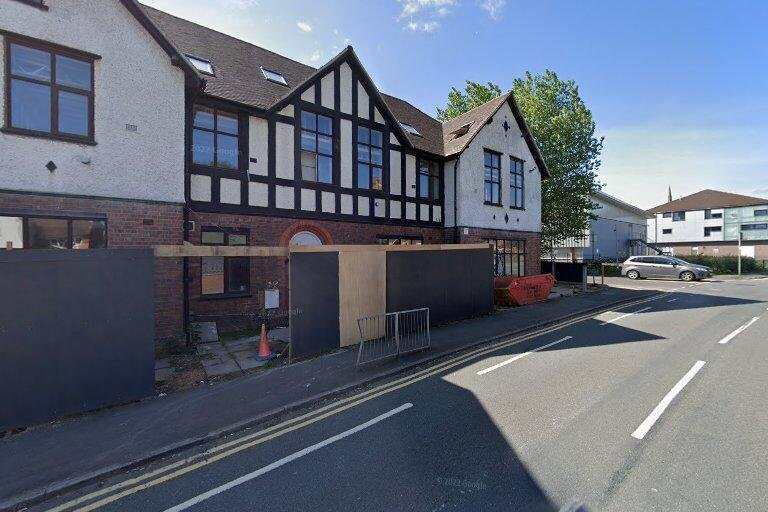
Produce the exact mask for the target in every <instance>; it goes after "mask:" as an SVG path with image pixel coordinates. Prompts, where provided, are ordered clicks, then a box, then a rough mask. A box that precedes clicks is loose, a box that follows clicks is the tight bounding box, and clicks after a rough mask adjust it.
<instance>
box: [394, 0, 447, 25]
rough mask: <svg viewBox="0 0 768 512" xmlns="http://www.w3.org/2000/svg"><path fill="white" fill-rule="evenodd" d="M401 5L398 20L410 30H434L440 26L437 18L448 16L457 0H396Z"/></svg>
mask: <svg viewBox="0 0 768 512" xmlns="http://www.w3.org/2000/svg"><path fill="white" fill-rule="evenodd" d="M397 1H398V3H400V5H402V10H401V11H400V15H399V16H398V20H401V21H404V23H405V25H404V28H405V29H407V30H410V31H411V32H426V33H430V32H434V31H435V30H437V29H438V28H439V27H440V22H438V21H437V18H442V17H445V16H448V14H450V12H451V8H452V7H454V6H455V5H457V3H458V0H397Z"/></svg>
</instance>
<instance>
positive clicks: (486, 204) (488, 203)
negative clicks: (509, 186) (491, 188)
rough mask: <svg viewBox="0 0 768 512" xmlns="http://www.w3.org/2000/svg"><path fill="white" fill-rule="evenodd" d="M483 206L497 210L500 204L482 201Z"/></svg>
mask: <svg viewBox="0 0 768 512" xmlns="http://www.w3.org/2000/svg"><path fill="white" fill-rule="evenodd" d="M483 204H484V205H485V206H495V207H497V208H501V203H492V202H490V201H483Z"/></svg>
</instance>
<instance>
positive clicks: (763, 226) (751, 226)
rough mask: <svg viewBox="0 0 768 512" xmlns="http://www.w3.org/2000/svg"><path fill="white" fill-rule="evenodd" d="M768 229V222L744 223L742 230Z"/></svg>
mask: <svg viewBox="0 0 768 512" xmlns="http://www.w3.org/2000/svg"><path fill="white" fill-rule="evenodd" d="M764 229H768V224H742V226H741V230H742V231H762V230H764Z"/></svg>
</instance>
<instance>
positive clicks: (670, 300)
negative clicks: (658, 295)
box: [667, 299, 677, 302]
mask: <svg viewBox="0 0 768 512" xmlns="http://www.w3.org/2000/svg"><path fill="white" fill-rule="evenodd" d="M676 300H677V299H669V300H668V301H667V302H675V301H676Z"/></svg>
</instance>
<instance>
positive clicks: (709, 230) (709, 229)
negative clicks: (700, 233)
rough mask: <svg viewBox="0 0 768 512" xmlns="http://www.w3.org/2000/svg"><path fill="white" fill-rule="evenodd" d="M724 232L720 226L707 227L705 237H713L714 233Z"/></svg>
mask: <svg viewBox="0 0 768 512" xmlns="http://www.w3.org/2000/svg"><path fill="white" fill-rule="evenodd" d="M722 230H723V228H722V227H720V226H706V227H705V228H704V236H711V235H712V233H720V232H721V231H722Z"/></svg>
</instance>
